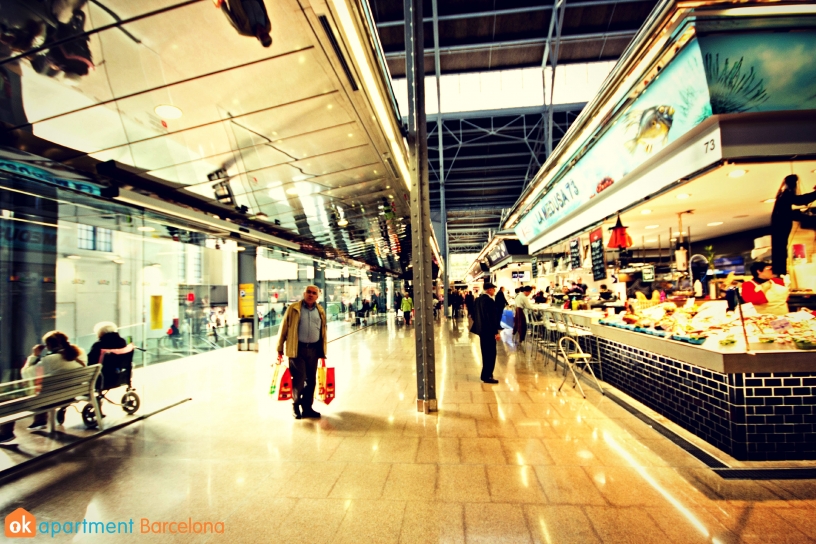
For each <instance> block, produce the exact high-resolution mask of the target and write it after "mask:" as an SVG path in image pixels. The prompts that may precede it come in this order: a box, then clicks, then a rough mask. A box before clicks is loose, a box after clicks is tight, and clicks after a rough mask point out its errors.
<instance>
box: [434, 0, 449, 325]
mask: <svg viewBox="0 0 816 544" xmlns="http://www.w3.org/2000/svg"><path fill="white" fill-rule="evenodd" d="M431 6H432V8H433V38H434V70H435V71H436V137H437V142H438V144H439V215H440V216H441V218H442V239H441V240H439V242H440V245H441V246H442V247H441V248H440V253H441V254H442V258H443V259H444V260H445V262H444V269H443V271H442V296H443V297H444V302H443V303H442V315H444V316H447V315H448V284H449V283H450V281H449V279H448V269H449V266H450V254H449V253H448V212H447V210H446V209H445V149H444V147H443V146H442V88H441V81H440V79H441V72H442V65H441V63H440V62H439V13H438V11H437V9H436V0H432V2H431Z"/></svg>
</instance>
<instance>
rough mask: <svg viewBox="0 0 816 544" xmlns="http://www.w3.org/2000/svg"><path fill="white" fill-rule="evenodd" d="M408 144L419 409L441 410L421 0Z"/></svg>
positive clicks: (408, 9)
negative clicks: (409, 152)
mask: <svg viewBox="0 0 816 544" xmlns="http://www.w3.org/2000/svg"><path fill="white" fill-rule="evenodd" d="M404 7H405V50H406V53H407V54H406V63H405V68H406V70H405V71H406V75H407V77H408V103H409V120H408V145H409V147H410V149H411V234H412V242H411V243H412V249H413V254H412V263H413V270H414V308H415V316H416V317H415V321H414V334H415V338H416V365H417V367H416V368H417V411H419V412H424V413H426V414H427V413H430V412H435V411H436V409H437V408H436V369H435V366H436V365H435V361H434V333H433V326H434V321H433V306H432V304H433V298H432V297H433V293H432V291H431V289H432V285H433V282H432V278H431V236H433V231H432V230H431V199H430V189H429V186H428V126H427V121H426V118H425V47H424V41H423V40H424V33H423V28H422V0H404Z"/></svg>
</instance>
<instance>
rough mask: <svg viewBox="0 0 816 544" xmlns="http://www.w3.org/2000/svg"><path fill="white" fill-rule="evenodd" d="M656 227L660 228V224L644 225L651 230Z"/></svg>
mask: <svg viewBox="0 0 816 544" xmlns="http://www.w3.org/2000/svg"><path fill="white" fill-rule="evenodd" d="M657 228H660V225H649V226H648V227H646V229H647V230H652V229H657Z"/></svg>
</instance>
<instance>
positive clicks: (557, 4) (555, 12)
mask: <svg viewBox="0 0 816 544" xmlns="http://www.w3.org/2000/svg"><path fill="white" fill-rule="evenodd" d="M566 8H567V0H554V2H553V7H552V13H551V14H550V29H549V31H548V33H547V41H546V42H545V44H544V57H543V58H542V59H541V70H542V71H544V72H545V73H544V74H543V75H544V77H545V78H546V77H547V74H546V69H547V61H548V60H549V61H550V66H551V67H552V74H551V79H550V101H549V103H547V97H546V90H547V84H546V83H545V84H544V92H545V96H544V103H545V105H546V107H547V127H546V128H547V158H550V155H552V144H553V142H552V139H553V103H552V102H553V96H554V95H555V69H556V68H557V67H558V50H559V49H560V48H561V27H562V24H563V22H564V12H565V11H566ZM553 31H555V41H554V42H553Z"/></svg>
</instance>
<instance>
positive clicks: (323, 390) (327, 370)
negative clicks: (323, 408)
mask: <svg viewBox="0 0 816 544" xmlns="http://www.w3.org/2000/svg"><path fill="white" fill-rule="evenodd" d="M320 361H321V364H320V365H319V366H318V367H317V400H319V401H321V402H323V403H325V404H331V401H333V400H334V367H327V366H326V359H320Z"/></svg>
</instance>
